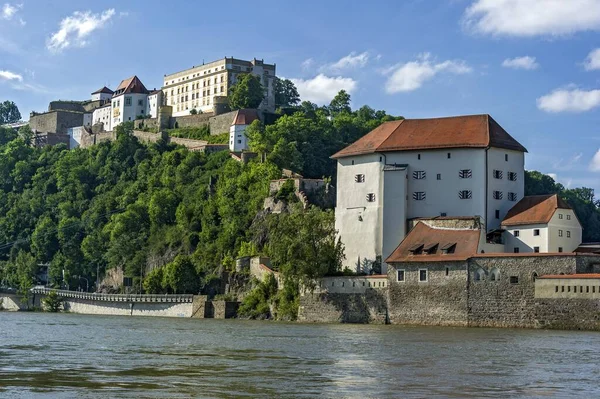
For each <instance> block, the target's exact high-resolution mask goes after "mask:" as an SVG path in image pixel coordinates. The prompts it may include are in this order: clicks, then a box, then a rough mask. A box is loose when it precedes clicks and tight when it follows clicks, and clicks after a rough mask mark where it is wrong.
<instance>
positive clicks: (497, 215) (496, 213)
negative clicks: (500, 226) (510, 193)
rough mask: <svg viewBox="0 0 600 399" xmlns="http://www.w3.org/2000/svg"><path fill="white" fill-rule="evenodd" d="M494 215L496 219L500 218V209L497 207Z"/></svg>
mask: <svg viewBox="0 0 600 399" xmlns="http://www.w3.org/2000/svg"><path fill="white" fill-rule="evenodd" d="M494 216H496V219H500V211H499V210H498V209H496V212H495V215H494Z"/></svg>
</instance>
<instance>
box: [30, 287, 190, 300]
mask: <svg viewBox="0 0 600 399" xmlns="http://www.w3.org/2000/svg"><path fill="white" fill-rule="evenodd" d="M51 291H55V292H56V293H57V294H58V296H60V297H61V298H74V299H85V300H90V301H104V302H155V303H157V302H160V303H191V302H193V301H194V296H193V295H191V294H181V295H177V294H175V295H166V294H165V295H157V294H97V293H92V292H79V291H67V290H54V289H51V288H32V289H31V292H32V293H33V294H41V295H47V294H49V293H50V292H51Z"/></svg>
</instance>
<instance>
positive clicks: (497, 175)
mask: <svg viewBox="0 0 600 399" xmlns="http://www.w3.org/2000/svg"><path fill="white" fill-rule="evenodd" d="M494 179H502V171H501V170H495V169H494Z"/></svg>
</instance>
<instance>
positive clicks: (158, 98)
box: [146, 89, 163, 118]
mask: <svg viewBox="0 0 600 399" xmlns="http://www.w3.org/2000/svg"><path fill="white" fill-rule="evenodd" d="M162 101H163V95H162V90H156V89H154V90H152V91H151V92H150V94H148V107H147V109H146V115H150V118H158V109H159V108H160V106H161V105H162Z"/></svg>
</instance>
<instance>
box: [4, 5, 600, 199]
mask: <svg viewBox="0 0 600 399" xmlns="http://www.w3.org/2000/svg"><path fill="white" fill-rule="evenodd" d="M4 1H5V0H4ZM599 39H600V0H390V1H383V0H381V1H380V0H371V1H369V2H358V1H348V0H347V1H341V0H303V1H294V2H292V1H279V2H278V1H272V0H271V1H263V0H254V1H252V2H247V1H244V2H241V1H236V0H230V1H228V2H227V3H222V2H218V1H202V2H199V1H183V0H171V1H169V2H164V1H156V0H145V1H143V2H142V1H138V0H130V1H116V0H105V1H102V2H99V1H87V0H78V1H66V0H63V1H58V0H45V1H34V0H16V1H15V0H8V2H3V0H0V101H4V100H11V101H14V102H15V103H16V104H17V106H18V107H19V109H20V110H21V113H22V114H23V117H24V119H28V115H29V112H30V111H33V110H35V111H44V110H45V109H47V106H48V102H49V101H51V100H56V99H64V100H83V99H88V98H89V97H90V93H91V92H93V91H95V90H97V89H99V88H101V87H102V86H104V85H107V86H109V87H110V88H112V89H115V88H116V86H117V85H118V84H119V82H120V81H121V80H122V79H125V78H127V77H129V76H132V75H137V76H138V77H139V78H140V79H141V80H142V82H144V84H145V85H146V87H148V88H155V87H156V88H158V87H160V86H161V85H162V78H163V76H164V75H165V74H169V73H173V72H177V71H180V70H183V69H186V68H190V67H192V66H194V65H198V64H201V63H202V62H203V61H204V62H210V61H214V60H216V59H220V58H223V57H224V56H228V57H231V56H233V57H236V58H241V59H252V58H254V57H256V58H257V59H264V61H265V62H267V63H276V65H277V74H278V76H280V77H283V78H288V79H291V80H292V81H293V82H294V83H295V84H296V86H297V87H298V89H299V92H300V95H301V97H302V100H310V101H313V102H316V103H318V104H327V103H329V101H330V100H331V98H332V97H333V96H334V95H335V94H336V93H337V92H338V91H339V90H341V89H345V90H346V91H348V92H349V93H350V94H351V95H352V106H353V107H355V108H358V107H360V106H362V105H365V104H367V105H369V106H371V107H373V108H375V109H383V110H385V111H387V112H388V113H389V114H392V115H401V116H404V117H406V118H427V117H439V116H453V115H468V114H482V113H487V114H490V115H491V116H492V117H493V118H494V119H495V120H496V121H497V122H498V123H500V125H502V126H503V127H504V128H505V129H506V130H507V131H508V132H509V133H510V134H511V135H512V136H513V137H515V138H516V139H517V140H518V141H520V142H521V143H522V144H523V145H524V146H525V147H526V148H527V149H528V151H529V153H528V154H527V155H526V165H525V166H526V168H527V169H529V170H539V171H541V172H543V173H546V174H549V175H551V176H552V177H553V178H555V180H557V181H558V182H560V183H561V184H563V185H564V186H566V187H570V188H574V187H582V186H585V187H591V188H594V189H596V192H598V193H600V123H599V122H600V40H599ZM599 196H600V194H599Z"/></svg>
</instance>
